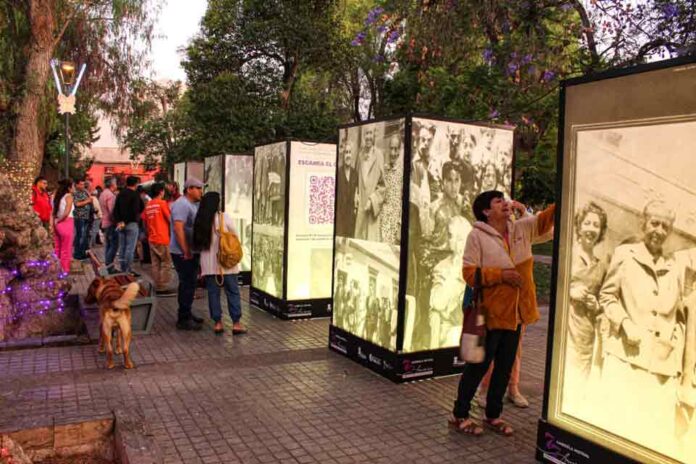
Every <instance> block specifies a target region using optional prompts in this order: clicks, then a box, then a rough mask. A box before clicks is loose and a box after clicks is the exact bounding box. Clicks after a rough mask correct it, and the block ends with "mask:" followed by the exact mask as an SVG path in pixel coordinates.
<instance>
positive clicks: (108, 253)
mask: <svg viewBox="0 0 696 464" xmlns="http://www.w3.org/2000/svg"><path fill="white" fill-rule="evenodd" d="M118 236H119V232H118V231H117V230H116V226H109V227H106V228H104V264H106V265H107V266H109V265H111V264H112V263H113V262H114V259H115V258H116V253H117V252H118Z"/></svg>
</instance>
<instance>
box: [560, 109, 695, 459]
mask: <svg viewBox="0 0 696 464" xmlns="http://www.w3.org/2000/svg"><path fill="white" fill-rule="evenodd" d="M695 134H696V121H693V120H692V121H680V122H657V121H656V122H654V123H652V124H651V123H645V122H642V123H641V122H636V123H634V124H623V125H618V126H614V127H589V128H584V127H576V128H575V130H574V133H573V142H574V157H575V158H574V161H575V164H574V167H575V173H574V177H575V179H574V185H575V186H576V187H575V190H574V192H571V204H572V205H573V217H572V222H571V223H570V225H571V227H570V233H569V235H568V238H569V239H572V244H569V245H570V248H569V250H570V262H569V263H568V267H567V270H568V271H569V272H568V278H567V282H568V283H567V285H566V286H565V288H564V289H563V291H564V293H563V297H562V298H561V299H560V300H559V301H561V302H562V305H563V306H562V307H559V309H557V310H561V311H562V314H563V319H562V320H564V321H565V323H564V327H565V335H564V337H563V339H562V340H563V342H562V344H561V346H563V347H564V349H562V351H561V352H562V353H563V354H564V356H563V362H562V366H563V373H562V391H561V395H560V398H561V399H560V411H561V412H562V413H563V414H567V415H569V416H572V417H574V418H576V419H580V420H581V421H583V422H586V423H590V424H593V425H595V426H596V427H599V428H601V429H603V430H604V431H606V432H610V433H612V434H614V435H616V436H619V437H621V438H623V439H625V440H628V441H631V442H633V443H635V444H637V445H641V446H644V447H647V448H648V449H650V450H654V451H657V452H658V453H660V454H662V455H664V456H667V457H668V458H670V459H673V460H674V461H675V462H693V458H694V456H696V445H695V443H696V425H695V421H696V419H695V418H694V416H693V408H694V406H696V384H694V379H695V378H696V373H695V372H694V370H695V369H696V367H695V366H694V359H695V356H696V339H695V338H694V335H696V333H693V332H694V329H693V328H694V327H696V324H694V323H693V319H691V324H689V321H690V318H693V317H694V313H695V312H696V304H695V303H696V292H695V285H694V280H695V279H694V275H696V273H695V270H696V181H694V176H693V172H694V170H693V168H694V161H693V160H694V151H693V147H694V142H695V141H696V139H695ZM689 327H691V329H690V328H689Z"/></svg>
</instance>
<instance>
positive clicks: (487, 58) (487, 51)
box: [482, 48, 493, 64]
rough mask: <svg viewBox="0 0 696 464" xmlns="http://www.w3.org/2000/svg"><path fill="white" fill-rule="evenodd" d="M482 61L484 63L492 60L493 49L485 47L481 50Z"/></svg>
mask: <svg viewBox="0 0 696 464" xmlns="http://www.w3.org/2000/svg"><path fill="white" fill-rule="evenodd" d="M482 56H483V61H485V62H486V64H491V63H492V62H493V50H491V49H490V48H486V49H485V50H483V54H482Z"/></svg>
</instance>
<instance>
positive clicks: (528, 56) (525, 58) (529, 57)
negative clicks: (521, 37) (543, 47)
mask: <svg viewBox="0 0 696 464" xmlns="http://www.w3.org/2000/svg"><path fill="white" fill-rule="evenodd" d="M532 58H533V56H532V54H531V53H527V54H526V55H524V56H523V57H522V64H529V63H531V62H532Z"/></svg>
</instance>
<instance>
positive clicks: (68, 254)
mask: <svg viewBox="0 0 696 464" xmlns="http://www.w3.org/2000/svg"><path fill="white" fill-rule="evenodd" d="M72 191H73V182H72V179H63V180H61V181H59V182H58V191H57V192H56V196H55V199H54V200H53V211H54V214H55V220H54V221H53V223H54V227H55V234H54V235H53V237H54V240H55V245H56V256H58V259H59V260H60V267H61V268H63V272H70V259H71V258H72V247H73V235H74V232H75V226H74V224H73V196H72Z"/></svg>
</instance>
